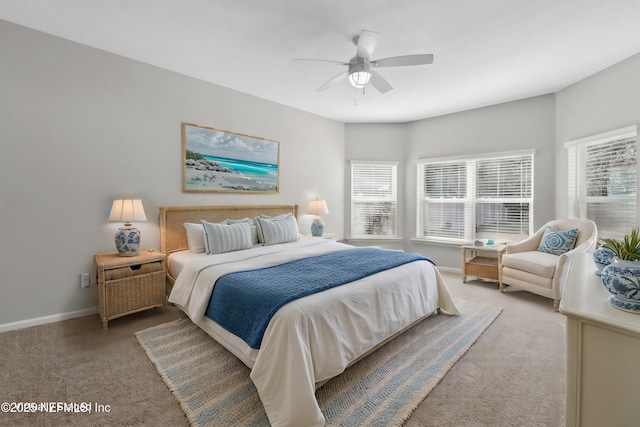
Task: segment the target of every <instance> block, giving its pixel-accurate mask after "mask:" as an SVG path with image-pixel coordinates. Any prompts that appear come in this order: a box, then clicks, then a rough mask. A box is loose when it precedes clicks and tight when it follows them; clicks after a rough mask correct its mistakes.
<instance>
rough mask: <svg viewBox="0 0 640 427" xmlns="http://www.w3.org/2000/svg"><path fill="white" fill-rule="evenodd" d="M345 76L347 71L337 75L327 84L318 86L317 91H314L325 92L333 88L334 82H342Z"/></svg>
mask: <svg viewBox="0 0 640 427" xmlns="http://www.w3.org/2000/svg"><path fill="white" fill-rule="evenodd" d="M346 76H347V71H345V72H343V73H340V74H338V75H337V76H335V77H334V78H332V79H331V80H329V81H328V82H326V83H325V84H323V85H322V86H320V87H319V88H318V89H316V92H324V91H325V90H327V89H329V87H331V86H333V84H334V83H335V82H337V81H339V80H342V79H343V78H345V77H346Z"/></svg>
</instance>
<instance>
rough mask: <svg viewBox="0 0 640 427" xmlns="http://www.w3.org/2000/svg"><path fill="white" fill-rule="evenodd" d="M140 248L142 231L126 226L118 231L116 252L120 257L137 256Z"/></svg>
mask: <svg viewBox="0 0 640 427" xmlns="http://www.w3.org/2000/svg"><path fill="white" fill-rule="evenodd" d="M139 248H140V230H138V229H137V228H135V227H132V226H131V224H125V225H124V226H122V227H120V228H119V229H118V231H116V250H117V251H118V255H120V256H136V255H138V249H139Z"/></svg>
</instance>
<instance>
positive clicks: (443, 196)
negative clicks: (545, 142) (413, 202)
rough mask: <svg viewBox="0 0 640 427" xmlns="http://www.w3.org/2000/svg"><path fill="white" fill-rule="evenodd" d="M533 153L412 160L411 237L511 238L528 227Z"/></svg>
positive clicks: (529, 229) (524, 233)
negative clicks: (414, 208) (414, 175)
mask: <svg viewBox="0 0 640 427" xmlns="http://www.w3.org/2000/svg"><path fill="white" fill-rule="evenodd" d="M533 154H534V153H533V152H532V151H527V152H518V153H502V154H500V153H498V154H491V155H486V156H475V157H473V158H454V159H427V160H419V161H418V173H417V190H418V195H417V215H416V237H417V238H418V239H424V240H431V241H445V242H470V241H473V240H475V239H483V238H484V239H494V240H513V239H519V238H521V237H522V236H527V235H528V234H529V233H531V232H532V221H531V217H532V215H531V212H532V211H533Z"/></svg>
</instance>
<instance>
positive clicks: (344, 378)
mask: <svg viewBox="0 0 640 427" xmlns="http://www.w3.org/2000/svg"><path fill="white" fill-rule="evenodd" d="M456 304H457V305H458V307H459V308H460V311H461V312H462V314H461V315H460V316H449V315H446V314H441V315H439V316H433V317H431V318H429V319H427V320H425V321H422V322H420V323H419V324H417V325H415V326H414V327H412V328H411V329H410V330H408V331H406V332H405V333H404V334H402V335H401V336H399V337H397V338H396V339H394V340H392V341H390V342H389V343H387V344H385V345H384V346H383V347H381V348H380V349H379V350H377V351H376V352H374V353H372V354H371V355H369V356H368V357H366V358H365V359H363V360H361V361H360V362H358V363H356V364H355V365H353V366H352V367H350V368H348V369H347V371H345V372H344V373H343V374H342V375H340V376H338V377H336V378H334V379H333V380H331V381H329V382H328V383H327V384H325V385H324V386H323V387H321V388H320V389H319V390H318V391H317V393H316V394H317V398H318V402H319V405H320V408H321V410H322V412H323V413H324V414H325V417H326V420H327V425H335V426H338V425H339V426H344V427H349V426H353V427H356V426H400V425H402V424H403V423H404V421H406V419H407V418H408V417H409V415H410V414H411V413H412V412H413V411H414V410H415V408H416V407H417V406H418V405H419V404H420V402H421V401H422V400H424V398H425V397H426V396H427V395H428V394H429V392H430V391H431V390H432V389H433V387H435V386H436V384H437V383H438V382H439V381H440V380H441V379H442V377H444V375H445V374H446V373H447V371H449V369H451V367H452V366H453V365H454V363H455V362H456V361H457V360H458V359H459V358H460V357H461V356H462V355H463V354H464V353H465V352H466V351H467V350H468V349H469V348H470V347H471V345H472V344H473V343H474V342H475V341H476V340H477V339H478V337H479V336H480V334H482V332H484V331H485V329H486V328H487V327H489V325H490V324H491V323H492V322H493V321H494V320H495V318H496V317H497V316H498V315H499V314H500V311H501V309H499V308H497V307H490V306H484V305H480V304H476V303H472V302H467V301H464V300H459V299H458V300H456ZM136 336H137V338H138V341H139V342H140V344H141V345H142V346H143V347H144V348H145V350H146V352H147V355H148V356H149V358H150V359H151V361H152V362H153V363H154V365H155V366H156V368H157V369H158V372H159V373H160V375H161V376H162V378H163V379H164V381H165V382H166V384H167V386H168V387H169V389H170V390H171V391H172V393H173V394H174V395H175V396H176V399H177V400H178V402H179V403H180V406H181V407H182V408H183V410H184V411H185V413H186V414H187V418H188V419H189V421H190V422H191V424H192V425H194V426H199V427H205V426H211V427H213V426H238V425H243V426H268V425H269V422H268V420H267V418H266V415H265V412H264V408H263V407H262V404H261V403H260V399H259V397H258V393H257V391H256V389H255V387H254V386H253V384H252V383H251V380H250V378H249V373H250V371H249V369H248V368H247V367H246V366H245V365H244V364H242V363H241V362H240V361H239V360H238V359H237V358H235V357H234V356H233V355H232V354H231V353H229V352H228V351H226V350H225V349H224V348H223V347H222V346H221V345H219V344H218V343H216V342H215V341H213V340H212V339H211V338H209V336H208V335H206V334H205V333H204V332H202V330H200V329H199V328H198V327H197V326H195V325H194V324H193V323H192V322H190V321H189V320H187V319H179V320H176V321H173V322H170V323H166V324H163V325H159V326H155V327H152V328H149V329H147V330H145V331H141V332H138V333H136Z"/></svg>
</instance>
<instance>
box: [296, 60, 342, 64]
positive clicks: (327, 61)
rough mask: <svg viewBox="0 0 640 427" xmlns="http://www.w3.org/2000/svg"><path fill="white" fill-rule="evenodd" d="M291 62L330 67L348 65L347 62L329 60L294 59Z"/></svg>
mask: <svg viewBox="0 0 640 427" xmlns="http://www.w3.org/2000/svg"><path fill="white" fill-rule="evenodd" d="M291 62H295V63H305V62H306V63H314V64H317V63H324V64H331V65H349V63H347V62H342V61H331V60H330V59H294V60H292V61H291Z"/></svg>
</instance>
